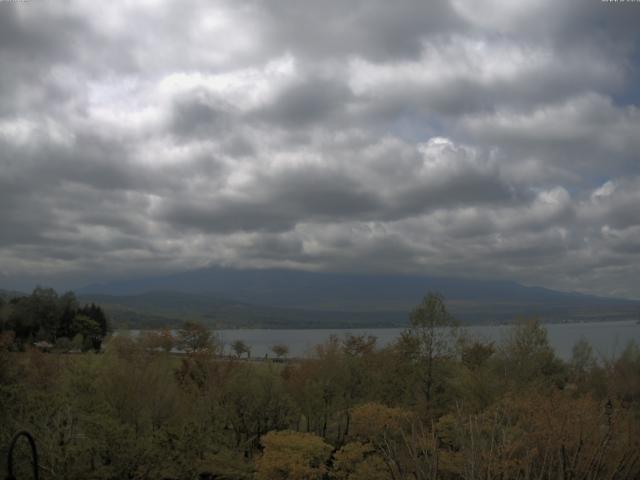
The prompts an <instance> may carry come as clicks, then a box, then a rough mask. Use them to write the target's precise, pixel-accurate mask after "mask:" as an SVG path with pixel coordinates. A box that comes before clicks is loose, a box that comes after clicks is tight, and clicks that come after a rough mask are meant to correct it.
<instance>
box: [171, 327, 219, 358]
mask: <svg viewBox="0 0 640 480" xmlns="http://www.w3.org/2000/svg"><path fill="white" fill-rule="evenodd" d="M177 337H178V338H177V342H176V343H177V345H178V348H180V349H181V350H183V351H185V352H187V353H216V352H217V351H218V348H219V342H218V338H217V336H216V335H215V333H214V332H213V331H211V330H210V329H209V328H208V327H207V326H205V325H203V324H202V323H199V322H194V321H186V322H184V323H183V324H182V328H180V330H178V334H177Z"/></svg>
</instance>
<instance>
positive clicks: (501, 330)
mask: <svg viewBox="0 0 640 480" xmlns="http://www.w3.org/2000/svg"><path fill="white" fill-rule="evenodd" d="M510 328H511V327H510V326H509V325H489V326H471V327H465V329H466V330H467V331H468V332H469V333H470V334H471V335H472V336H477V337H480V338H482V339H485V340H490V341H493V342H495V343H496V344H499V343H500V342H501V341H502V340H503V339H504V338H505V337H506V335H507V334H508V331H509V329H510ZM545 328H546V329H547V332H548V338H549V342H550V343H551V345H552V346H553V348H554V349H555V351H556V353H557V354H558V356H560V357H561V358H563V359H568V358H570V357H571V349H572V348H573V345H574V344H575V343H576V342H577V341H578V340H580V339H581V338H584V339H585V340H587V341H588V342H589V343H590V344H591V346H592V347H593V350H594V353H595V354H596V355H597V356H598V357H601V358H606V359H610V358H614V357H616V356H618V355H619V354H620V353H621V352H622V351H623V350H624V348H625V347H626V345H627V344H628V342H629V341H631V340H634V341H635V342H636V343H638V344H640V324H638V323H636V321H634V320H629V321H619V322H589V323H554V324H545ZM402 330H403V329H402V328H363V329H295V330H271V329H252V330H218V334H219V335H220V338H221V339H222V341H223V343H224V344H225V352H227V353H230V350H231V349H230V347H229V345H230V344H231V342H233V341H234V340H244V341H245V342H246V343H247V344H248V345H249V346H250V347H251V356H252V357H264V355H265V354H269V356H273V354H272V352H271V350H270V348H271V346H272V345H274V344H276V343H282V344H285V345H287V346H288V347H289V356H290V357H304V356H306V355H308V354H309V353H310V352H311V351H312V349H313V347H314V345H317V344H319V343H322V342H324V341H325V340H327V339H328V338H329V336H330V335H338V336H339V337H342V336H344V335H346V334H349V333H350V334H353V335H374V336H376V337H377V338H378V345H379V346H384V345H387V344H389V343H390V342H392V341H393V340H395V339H396V338H398V336H399V335H400V332H402Z"/></svg>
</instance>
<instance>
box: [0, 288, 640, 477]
mask: <svg viewBox="0 0 640 480" xmlns="http://www.w3.org/2000/svg"><path fill="white" fill-rule="evenodd" d="M178 340H179V341H180V342H181V347H182V348H183V349H184V350H185V351H187V352H188V353H186V354H183V355H175V354H172V353H171V348H172V346H173V342H174V339H173V337H172V336H171V335H167V333H166V332H165V333H164V334H162V333H150V334H147V335H143V336H140V337H136V338H131V337H126V336H118V337H115V338H111V339H110V340H109V341H108V342H107V343H106V345H105V348H104V353H102V354H93V353H87V354H84V355H62V354H52V353H43V352H41V351H38V350H36V349H32V348H29V347H28V346H25V353H17V352H13V351H11V350H12V349H13V348H14V347H13V342H14V337H13V335H12V334H11V333H8V332H6V331H5V332H4V333H3V336H2V341H1V343H0V444H1V445H3V446H4V445H7V444H8V442H9V439H10V437H11V435H12V434H13V433H15V432H16V431H18V430H23V429H26V430H29V431H30V432H32V433H33V434H34V436H35V438H36V440H37V442H38V445H39V448H40V454H41V458H40V472H41V478H50V479H114V480H116V479H162V478H175V479H192V478H197V477H198V475H199V474H200V473H202V472H209V473H210V474H211V476H209V477H204V478H226V479H232V478H236V479H244V478H246V479H248V478H256V479H286V478H290V479H323V478H329V479H344V480H347V479H350V480H356V479H359V480H376V479H436V478H438V479H599V478H603V479H629V478H638V477H639V476H640V350H639V349H638V347H637V346H636V345H634V344H630V345H629V346H628V347H627V348H626V350H624V352H623V353H622V354H621V355H620V357H619V358H617V359H596V358H594V356H593V354H592V352H591V349H590V347H589V345H588V344H586V343H585V342H579V343H577V344H576V346H575V348H574V354H573V357H572V359H571V360H570V361H568V362H563V361H561V360H559V359H558V358H557V357H556V356H555V355H554V352H553V350H552V349H551V347H550V346H549V343H548V341H547V337H546V331H545V330H544V328H543V327H541V326H540V325H539V324H538V323H536V322H535V321H528V322H522V323H520V324H518V325H517V326H514V327H513V329H512V332H511V335H510V337H509V338H508V339H507V340H506V341H505V342H504V343H503V344H500V345H494V344H491V343H486V342H483V341H482V340H480V339H474V338H469V337H467V336H465V335H464V333H463V332H460V331H458V330H457V329H456V327H455V323H454V322H453V320H452V319H451V318H450V316H449V315H448V313H447V311H446V309H445V308H444V305H443V303H442V301H441V299H440V298H439V297H438V296H435V295H430V296H428V297H426V298H425V300H424V302H423V303H422V304H421V305H419V306H418V307H417V308H416V309H415V311H414V312H413V313H412V315H411V326H410V328H408V329H407V331H406V333H405V334H404V335H403V336H402V337H401V338H400V339H399V340H398V341H397V342H396V343H395V344H393V345H390V346H388V347H386V348H383V349H380V348H377V347H376V343H375V338H373V337H353V336H351V337H345V338H331V339H330V340H329V341H327V342H326V343H324V344H322V345H318V347H317V348H316V351H315V355H314V356H313V357H312V358H309V359H304V360H296V361H290V362H286V363H271V362H260V363H258V362H249V361H247V360H245V359H244V358H241V357H242V352H241V349H238V355H237V356H236V357H234V358H223V357H221V356H219V355H218V352H219V345H218V344H217V343H216V342H215V338H213V337H211V336H209V335H207V334H206V333H205V331H204V330H202V329H199V328H198V327H197V326H194V325H188V326H186V327H185V328H184V329H183V330H182V331H181V332H180V335H179V338H178ZM2 461H4V455H3V459H2ZM20 465H21V466H22V467H23V468H25V470H26V467H27V466H28V460H27V459H26V458H23V460H22V462H21V464H20ZM18 478H22V477H18ZM24 478H30V477H29V475H28V474H26V473H25V474H24Z"/></svg>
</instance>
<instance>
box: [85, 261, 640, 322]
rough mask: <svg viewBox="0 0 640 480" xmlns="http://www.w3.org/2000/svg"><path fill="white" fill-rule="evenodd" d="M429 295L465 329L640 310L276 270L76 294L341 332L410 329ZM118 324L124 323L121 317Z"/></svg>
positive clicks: (214, 272) (589, 300) (179, 312)
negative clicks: (411, 320)
mask: <svg viewBox="0 0 640 480" xmlns="http://www.w3.org/2000/svg"><path fill="white" fill-rule="evenodd" d="M430 291H431V292H439V293H441V294H443V295H444V296H445V298H446V301H447V304H448V306H449V307H450V309H451V310H452V312H453V313H454V314H455V315H456V316H457V317H458V318H459V319H460V320H462V321H464V322H468V323H482V322H502V321H511V320H514V319H516V318H517V317H520V316H522V317H526V316H529V317H533V316H537V317H540V318H541V319H543V320H549V321H551V320H553V321H566V320H576V319H578V320H596V319H598V320H606V319H614V318H615V319H620V318H633V317H635V316H636V314H637V312H638V311H639V310H640V302H634V301H629V300H621V299H614V298H604V297H596V296H591V295H583V294H577V293H567V292H559V291H554V290H549V289H545V288H540V287H527V286H523V285H520V284H517V283H514V282H505V281H488V280H465V279H456V278H440V277H427V276H407V275H371V274H367V275H364V274H360V275H358V274H325V273H312V272H300V271H295V270H275V269H266V270H256V269H247V270H235V269H223V268H209V269H202V270H197V271H191V272H184V273H181V274H177V275H170V276H159V277H150V278H142V279H137V280H131V281H123V282H115V283H107V284H95V285H90V286H87V287H85V288H83V289H81V290H80V291H79V293H80V294H81V296H82V298H85V299H92V300H95V301H97V302H99V303H101V304H106V305H117V306H119V307H121V309H125V310H126V309H128V310H129V311H131V312H144V313H147V314H157V315H160V316H162V315H164V316H167V315H168V316H170V317H171V318H173V319H177V318H185V317H188V316H189V315H191V316H197V317H199V318H203V319H204V320H205V321H208V320H211V321H214V322H222V323H223V324H225V325H227V326H229V325H240V326H247V325H253V326H255V325H261V326H279V327H282V326H296V327H310V326H319V325H325V326H332V327H337V326H350V325H369V326H372V325H374V326H381V325H405V324H406V323H407V319H408V314H409V312H410V310H411V309H412V308H413V307H414V306H415V305H416V304H418V303H419V301H420V300H421V299H422V297H423V296H424V295H425V294H426V293H428V292H430ZM120 313H123V312H120ZM120 317H122V318H125V319H126V315H124V314H122V315H120ZM132 318H133V317H132ZM234 322H235V323H234Z"/></svg>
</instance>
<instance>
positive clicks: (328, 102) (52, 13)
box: [0, 0, 640, 298]
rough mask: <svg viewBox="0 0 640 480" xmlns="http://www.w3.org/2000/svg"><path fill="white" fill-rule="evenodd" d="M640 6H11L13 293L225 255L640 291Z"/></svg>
mask: <svg viewBox="0 0 640 480" xmlns="http://www.w3.org/2000/svg"><path fill="white" fill-rule="evenodd" d="M639 5H640V4H637V3H636V4H634V3H632V2H625V3H619V2H618V3H616V2H612V3H609V2H600V1H595V0H594V1H589V2H582V1H578V0H570V1H567V2H563V3H562V4H558V3H557V2H551V1H550V0H542V1H539V0H538V1H529V0H523V1H522V2H516V3H514V2H506V1H504V0H479V1H478V2H473V3H471V2H466V1H463V0H437V1H434V2H422V1H417V0H415V1H413V0H412V1H409V0H406V1H404V0H403V1H400V2H383V1H378V0H375V1H370V0H367V1H364V0H363V1H356V2H353V3H351V4H350V5H349V6H348V8H347V7H346V6H345V5H344V3H343V2H337V1H329V2H310V1H309V2H308V1H303V2H292V1H288V0H276V1H270V2H266V1H262V0H254V1H249V2H243V3H241V4H240V3H237V2H230V1H224V0H223V1H216V2H208V1H204V0H189V1H188V2H186V3H185V2H180V3H176V2H166V1H159V2H145V1H142V2H110V3H109V2H107V3H101V4H96V3H86V2H80V1H75V0H72V1H68V2H65V3H56V2H53V3H52V2H22V3H19V2H0V223H1V224H2V228H1V229H0V287H1V286H6V287H12V286H13V287H24V286H25V285H29V284H32V283H43V282H45V283H53V284H60V285H62V284H64V285H66V286H73V285H77V284H79V283H83V282H90V281H97V280H102V279H106V278H115V277H118V276H127V275H135V274H147V273H154V272H160V271H162V272H166V271H167V272H168V271H175V270H184V269H188V268H194V267H200V266H203V265H209V264H221V265H227V266H239V267H242V266H252V267H265V266H282V267H290V268H308V269H315V270H329V271H331V270H340V271H348V270H352V271H363V272H365V271H370V272H373V271H376V272H377V271H393V272H412V273H432V274H445V275H472V276H476V277H483V276H486V277H500V278H510V279H515V280H520V281H522V282H527V283H532V284H535V283H538V284H543V285H546V286H550V287H556V288H566V289H575V290H582V291H590V292H596V293H611V294H617V295H627V296H634V297H639V298H640V290H638V286H637V285H638V284H639V283H638V282H637V279H638V278H639V277H638V276H639V275H640V270H639V268H640V267H638V265H640V261H639V258H638V255H639V254H640V244H639V243H638V240H637V239H638V238H639V237H638V234H639V233H640V215H639V214H638V213H637V211H638V208H637V205H638V204H640V197H638V192H640V163H639V162H640V158H639V157H638V152H639V151H640V143H639V140H638V139H639V138H640V137H639V136H638V131H640V106H639V105H638V103H637V102H638V99H640V93H639V91H638V86H637V79H638V78H639V77H638V76H639V75H640V70H639V68H640V65H639V59H640V33H639V32H638V29H637V25H638V22H639V21H640V6H639Z"/></svg>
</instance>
